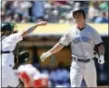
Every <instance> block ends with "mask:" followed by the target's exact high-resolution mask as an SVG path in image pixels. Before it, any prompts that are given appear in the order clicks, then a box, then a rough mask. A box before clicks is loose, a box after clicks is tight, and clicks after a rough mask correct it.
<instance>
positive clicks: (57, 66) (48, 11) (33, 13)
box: [0, 0, 109, 87]
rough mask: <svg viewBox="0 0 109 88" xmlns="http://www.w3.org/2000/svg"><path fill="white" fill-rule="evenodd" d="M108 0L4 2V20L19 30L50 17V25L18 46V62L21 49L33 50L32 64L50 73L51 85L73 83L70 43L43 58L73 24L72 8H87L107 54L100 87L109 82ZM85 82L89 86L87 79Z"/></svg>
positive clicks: (99, 67)
mask: <svg viewBox="0 0 109 88" xmlns="http://www.w3.org/2000/svg"><path fill="white" fill-rule="evenodd" d="M108 5H109V2H108V1H99V0H98V1H94V0H93V1H73V0H66V1H56V0H46V1H43V0H41V1H40V0H36V1H21V0H20V1H19V0H15V1H14V0H13V1H6V0H3V1H2V3H1V7H2V8H1V12H0V15H1V22H11V23H15V24H16V25H15V30H17V31H23V29H25V28H28V27H30V26H31V25H33V24H35V23H36V22H38V21H41V20H46V21H47V22H48V24H47V25H46V26H43V27H39V28H38V29H36V30H35V31H34V32H33V33H31V34H30V35H28V36H27V37H25V38H24V40H23V41H21V42H20V43H19V44H18V45H17V47H16V53H15V56H16V58H15V63H16V61H17V60H16V59H18V58H17V54H18V53H19V52H21V51H25V50H26V51H29V52H30V56H29V60H28V63H31V64H33V65H34V66H35V67H36V68H37V69H39V71H40V72H41V73H45V74H48V75H49V81H50V86H67V87H69V86H70V79H69V70H70V65H71V60H72V58H71V50H70V45H69V46H68V47H65V48H64V49H63V50H61V51H60V52H58V53H56V54H54V55H52V56H51V57H49V58H47V59H46V60H45V61H44V62H41V61H40V58H39V57H40V55H41V54H42V53H43V52H46V51H48V50H49V49H50V48H52V47H53V46H54V45H55V44H56V43H57V42H58V41H59V39H60V37H61V36H62V34H63V33H65V32H66V31H67V30H68V29H69V28H70V27H71V26H72V25H75V24H74V20H73V18H72V11H73V10H75V9H77V8H83V9H84V10H85V13H86V14H87V20H86V21H87V23H88V24H89V25H91V26H92V27H94V28H95V29H96V30H97V31H98V32H99V33H100V35H101V36H102V39H103V41H104V45H105V49H106V51H105V52H106V53H105V61H106V62H105V64H104V65H99V64H98V62H97V61H96V60H95V64H96V68H97V77H98V79H97V83H98V85H99V86H107V85H109V83H108V82H109V79H108V78H109V77H108V76H109V72H108V69H109V68H108V64H109V52H108V46H109V45H108V23H109V18H108V13H109V10H108ZM82 85H83V86H85V83H84V81H83V82H82Z"/></svg>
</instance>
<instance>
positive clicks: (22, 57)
mask: <svg viewBox="0 0 109 88" xmlns="http://www.w3.org/2000/svg"><path fill="white" fill-rule="evenodd" d="M18 58H19V63H25V62H26V61H27V60H28V59H29V51H22V52H20V53H19V55H18Z"/></svg>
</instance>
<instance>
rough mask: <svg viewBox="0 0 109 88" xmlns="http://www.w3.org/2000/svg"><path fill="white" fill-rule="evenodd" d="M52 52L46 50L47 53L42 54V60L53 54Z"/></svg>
mask: <svg viewBox="0 0 109 88" xmlns="http://www.w3.org/2000/svg"><path fill="white" fill-rule="evenodd" d="M51 55H52V53H51V52H49V51H48V52H46V53H43V54H42V55H41V56H40V60H41V61H44V60H45V59H46V58H47V57H49V56H51Z"/></svg>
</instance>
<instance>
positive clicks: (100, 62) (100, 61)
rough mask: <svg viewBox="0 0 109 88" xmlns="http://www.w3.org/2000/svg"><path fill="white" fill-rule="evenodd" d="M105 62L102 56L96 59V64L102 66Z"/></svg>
mask: <svg viewBox="0 0 109 88" xmlns="http://www.w3.org/2000/svg"><path fill="white" fill-rule="evenodd" d="M104 62H105V60H104V56H103V55H100V57H99V58H98V63H99V64H104Z"/></svg>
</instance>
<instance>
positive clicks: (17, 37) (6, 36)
mask: <svg viewBox="0 0 109 88" xmlns="http://www.w3.org/2000/svg"><path fill="white" fill-rule="evenodd" d="M45 24H46V22H45V21H41V22H39V23H36V24H35V25H33V26H32V27H30V28H28V29H26V30H24V31H23V32H22V33H14V34H13V28H12V26H11V24H10V23H4V24H2V26H1V40H2V41H1V46H2V47H1V49H0V50H1V66H2V72H1V73H0V76H1V75H2V77H1V79H2V80H1V84H2V85H1V87H5V88H6V87H8V86H11V87H16V86H17V85H18V78H17V77H16V76H15V74H14V71H13V69H12V68H13V66H14V55H13V51H14V49H15V46H16V44H17V43H18V42H20V41H21V40H22V39H23V37H25V36H26V35H27V34H29V33H31V32H32V31H33V30H35V28H37V27H38V26H42V25H45Z"/></svg>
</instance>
